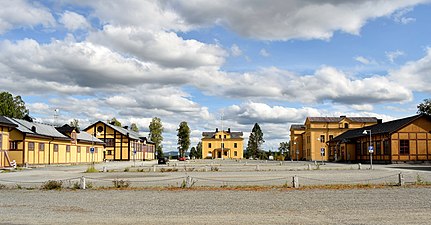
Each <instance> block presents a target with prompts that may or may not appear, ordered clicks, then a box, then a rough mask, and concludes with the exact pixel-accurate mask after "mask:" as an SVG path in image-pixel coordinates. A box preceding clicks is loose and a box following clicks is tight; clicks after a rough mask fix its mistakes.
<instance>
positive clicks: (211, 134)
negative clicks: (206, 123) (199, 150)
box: [202, 131, 243, 138]
mask: <svg viewBox="0 0 431 225" xmlns="http://www.w3.org/2000/svg"><path fill="white" fill-rule="evenodd" d="M225 132H227V133H229V134H230V138H242V135H243V133H242V132H228V131H225ZM215 134H216V132H202V136H203V138H214V136H215Z"/></svg>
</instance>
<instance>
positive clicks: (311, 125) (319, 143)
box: [290, 116, 381, 161]
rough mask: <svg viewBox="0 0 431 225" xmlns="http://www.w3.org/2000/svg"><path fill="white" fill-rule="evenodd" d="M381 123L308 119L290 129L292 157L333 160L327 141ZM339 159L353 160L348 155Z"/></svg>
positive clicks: (361, 119)
mask: <svg viewBox="0 0 431 225" xmlns="http://www.w3.org/2000/svg"><path fill="white" fill-rule="evenodd" d="M379 121H381V120H378V119H377V118H375V117H347V116H340V117H307V118H306V120H305V123H304V125H302V124H294V125H292V126H291V128H290V140H291V141H290V149H291V150H292V151H291V157H292V158H293V159H296V158H297V156H298V158H299V159H300V160H311V161H314V160H323V161H329V160H332V159H331V158H330V154H329V152H328V146H327V141H329V140H331V139H333V138H335V137H337V136H338V135H340V134H342V133H344V132H346V131H348V130H352V129H356V128H361V127H365V126H369V125H373V124H377V123H378V122H379ZM295 143H296V145H295ZM297 151H298V152H299V154H298V155H297V154H296V152H297ZM339 157H340V158H339V159H343V160H349V159H351V156H350V155H347V154H345V155H339Z"/></svg>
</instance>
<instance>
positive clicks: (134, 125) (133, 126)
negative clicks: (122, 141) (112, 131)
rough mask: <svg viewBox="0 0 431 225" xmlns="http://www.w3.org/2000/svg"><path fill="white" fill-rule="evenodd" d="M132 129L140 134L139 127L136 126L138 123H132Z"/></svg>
mask: <svg viewBox="0 0 431 225" xmlns="http://www.w3.org/2000/svg"><path fill="white" fill-rule="evenodd" d="M130 129H131V130H133V131H135V132H139V128H138V125H136V123H132V125H130Z"/></svg>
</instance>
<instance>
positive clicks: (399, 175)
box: [398, 173, 404, 186]
mask: <svg viewBox="0 0 431 225" xmlns="http://www.w3.org/2000/svg"><path fill="white" fill-rule="evenodd" d="M398 186H404V176H403V173H399V174H398Z"/></svg>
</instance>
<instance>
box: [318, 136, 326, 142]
mask: <svg viewBox="0 0 431 225" xmlns="http://www.w3.org/2000/svg"><path fill="white" fill-rule="evenodd" d="M319 140H320V142H322V143H325V135H320V139H319Z"/></svg>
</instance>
